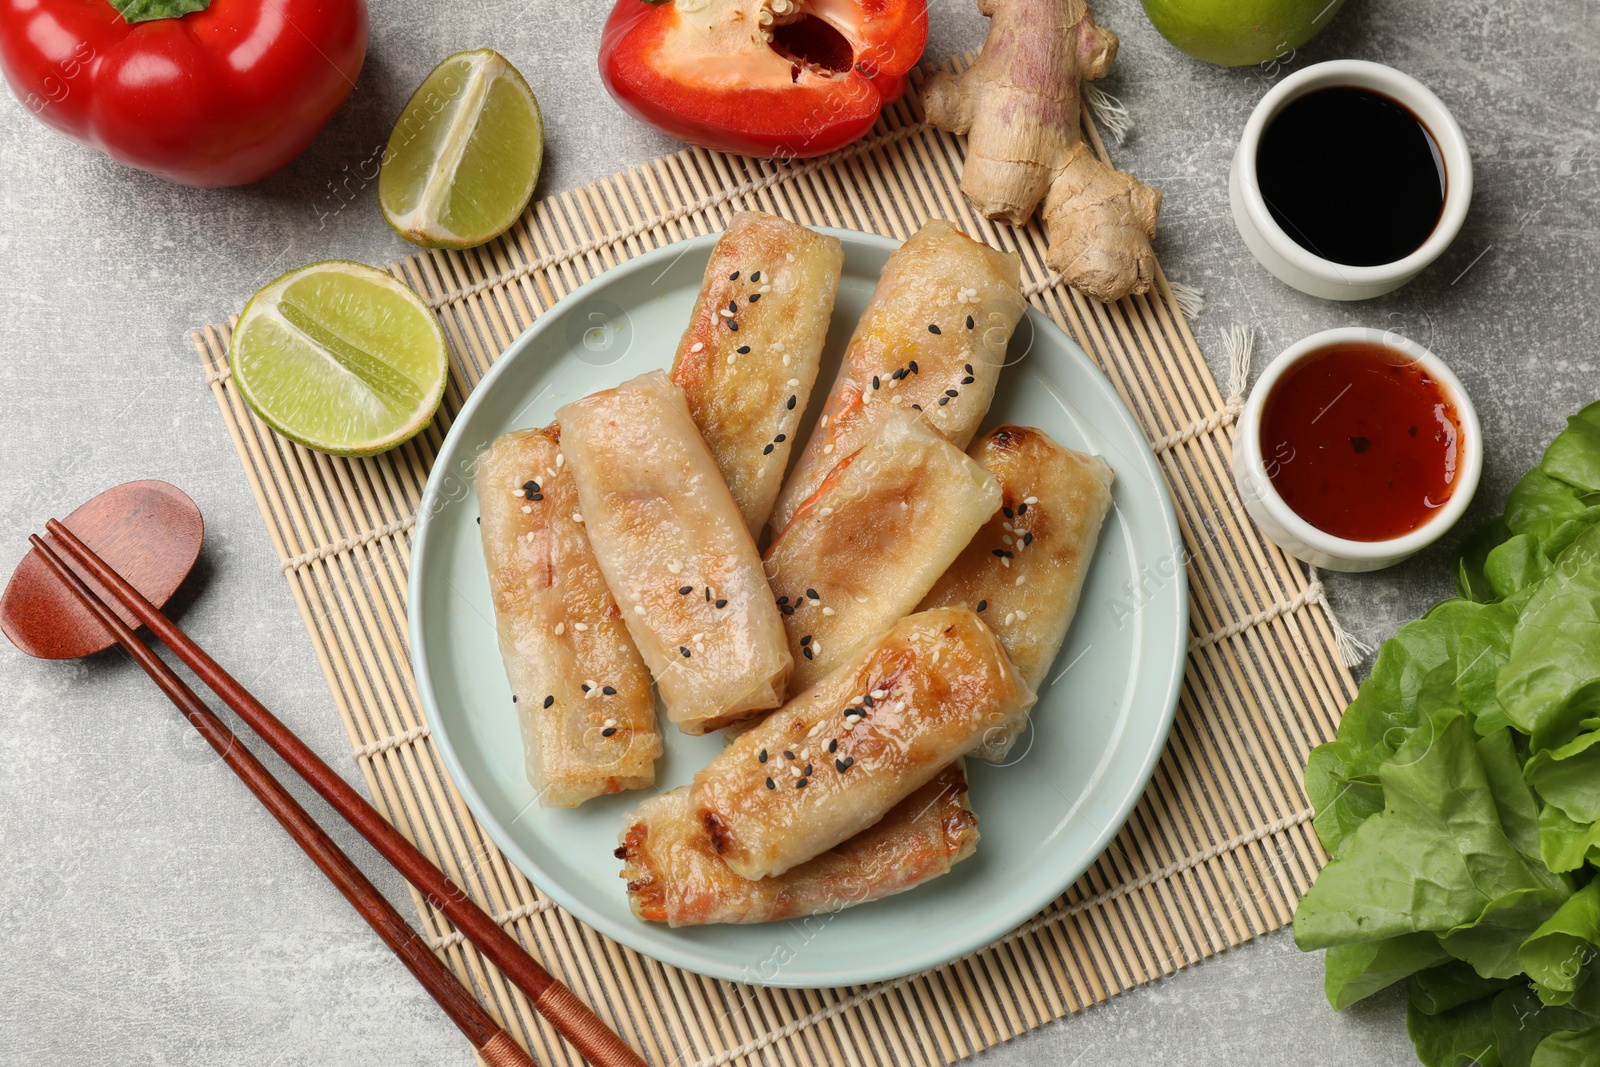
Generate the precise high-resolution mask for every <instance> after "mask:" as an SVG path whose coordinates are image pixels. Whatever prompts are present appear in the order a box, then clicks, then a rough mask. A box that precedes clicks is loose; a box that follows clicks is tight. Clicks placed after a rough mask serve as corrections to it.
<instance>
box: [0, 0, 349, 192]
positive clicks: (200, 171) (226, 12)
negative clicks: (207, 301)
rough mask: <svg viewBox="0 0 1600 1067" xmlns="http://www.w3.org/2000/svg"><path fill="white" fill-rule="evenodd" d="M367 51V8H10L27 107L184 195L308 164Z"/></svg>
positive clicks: (317, 2) (162, 3)
mask: <svg viewBox="0 0 1600 1067" xmlns="http://www.w3.org/2000/svg"><path fill="white" fill-rule="evenodd" d="M366 51H367V8H366V3H365V0H115V3H114V4H113V2H112V0H0V65H3V66H4V68H5V75H6V81H7V82H9V83H10V84H11V91H12V92H13V93H15V94H16V96H17V99H19V100H21V101H22V102H23V104H24V105H25V106H26V107H27V108H28V109H29V110H30V111H32V112H33V113H34V114H35V115H37V116H39V118H40V119H42V120H43V121H44V122H46V123H49V124H50V125H51V126H54V127H55V128H56V129H58V130H61V131H62V132H64V133H66V134H68V135H70V136H72V137H76V138H77V139H79V140H80V141H86V142H88V143H89V144H91V145H93V146H94V147H96V148H98V149H100V150H101V151H103V152H105V153H106V154H107V155H109V156H111V157H112V158H114V159H118V160H121V161H122V162H124V163H127V164H129V165H130V166H134V167H138V168H139V169H140V170H147V171H149V172H150V173H152V174H156V175H159V176H160V177H162V178H166V179H167V180H168V181H174V182H178V183H180V184H183V185H205V186H211V185H243V184H244V183H246V182H253V181H255V180H256V179H257V178H262V177H265V176H266V175H268V174H271V173H272V172H273V171H275V170H277V169H278V168H280V167H282V166H283V165H284V164H286V163H288V162H289V161H290V160H291V159H293V158H294V157H295V156H297V155H299V154H300V152H301V150H302V149H304V148H305V147H306V145H308V144H310V143H311V139H312V138H314V137H315V136H316V135H317V133H318V132H319V131H320V130H321V129H322V127H323V126H325V125H327V122H328V120H329V119H330V118H332V117H333V113H334V112H335V111H337V110H338V109H339V105H340V104H342V103H343V102H344V99H345V97H347V96H349V95H350V90H351V89H353V88H354V87H355V81H356V75H357V74H359V73H360V71H361V61H362V59H363V58H365V56H366Z"/></svg>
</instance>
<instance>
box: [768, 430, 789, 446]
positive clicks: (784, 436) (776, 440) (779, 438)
mask: <svg viewBox="0 0 1600 1067" xmlns="http://www.w3.org/2000/svg"><path fill="white" fill-rule="evenodd" d="M788 439H789V435H788V434H786V433H780V434H779V435H778V436H776V437H774V438H773V439H772V440H773V443H774V444H780V445H781V444H783V443H784V442H785V441H787V440H788Z"/></svg>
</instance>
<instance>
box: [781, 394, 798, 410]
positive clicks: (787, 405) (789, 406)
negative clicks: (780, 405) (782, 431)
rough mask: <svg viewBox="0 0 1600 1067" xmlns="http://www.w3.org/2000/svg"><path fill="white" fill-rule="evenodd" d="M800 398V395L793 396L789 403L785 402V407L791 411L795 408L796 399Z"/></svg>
mask: <svg viewBox="0 0 1600 1067" xmlns="http://www.w3.org/2000/svg"><path fill="white" fill-rule="evenodd" d="M798 399H799V397H798V396H791V397H790V398H789V402H788V403H787V404H785V405H784V407H786V408H788V409H789V410H790V411H793V410H794V402H795V401H796V400H798Z"/></svg>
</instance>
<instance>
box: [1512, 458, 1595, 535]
mask: <svg viewBox="0 0 1600 1067" xmlns="http://www.w3.org/2000/svg"><path fill="white" fill-rule="evenodd" d="M1559 439H1560V438H1559V437H1558V438H1557V440H1559ZM1551 447H1552V448H1553V447H1555V446H1554V445H1553V444H1552V446H1551ZM1590 512H1591V508H1590V507H1589V505H1588V504H1586V503H1585V502H1584V500H1583V495H1582V494H1581V493H1580V492H1579V491H1578V490H1577V489H1575V488H1573V487H1572V486H1570V485H1568V484H1567V483H1566V482H1563V481H1561V480H1559V479H1556V478H1552V477H1551V476H1550V475H1549V474H1546V473H1545V471H1544V469H1543V468H1541V467H1535V468H1533V470H1531V471H1529V472H1528V473H1527V474H1524V475H1523V476H1522V480H1521V481H1519V482H1517V484H1516V485H1515V486H1513V487H1512V489H1511V495H1510V496H1509V497H1508V498H1507V499H1506V526H1507V527H1508V528H1509V529H1510V530H1511V532H1512V533H1516V534H1526V535H1527V536H1529V537H1532V538H1533V539H1534V540H1536V541H1538V542H1540V543H1541V544H1543V543H1544V542H1545V541H1546V540H1548V539H1549V538H1550V537H1551V535H1552V534H1554V533H1555V532H1556V530H1557V529H1558V528H1559V527H1561V526H1562V525H1563V524H1564V523H1569V522H1580V523H1581V522H1584V521H1588V522H1590V523H1592V522H1593V521H1594V520H1593V519H1592V518H1590V517H1589V516H1590Z"/></svg>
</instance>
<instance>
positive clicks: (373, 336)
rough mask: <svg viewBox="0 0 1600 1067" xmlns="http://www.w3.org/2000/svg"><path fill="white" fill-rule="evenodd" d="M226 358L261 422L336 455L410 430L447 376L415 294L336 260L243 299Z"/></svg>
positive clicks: (436, 331) (360, 452)
mask: <svg viewBox="0 0 1600 1067" xmlns="http://www.w3.org/2000/svg"><path fill="white" fill-rule="evenodd" d="M228 366H229V368H230V369H231V370H232V372H233V381H234V384H235V385H236V386H237V387H238V389H239V394H240V395H241V396H243V397H244V399H245V402H246V403H247V404H249V405H250V407H251V409H252V410H253V411H255V413H256V414H257V415H259V416H261V418H262V421H264V422H265V423H266V424H267V425H268V426H271V427H272V428H273V429H274V430H277V431H278V432H279V433H281V434H282V435H283V436H285V437H287V438H289V439H290V440H291V441H298V442H299V443H300V444H303V445H305V446H306V447H307V448H315V449H316V450H318V451H319V452H331V453H333V454H334V455H337V456H370V455H372V454H374V453H376V452H383V451H386V450H387V449H391V448H393V447H394V446H395V445H398V444H400V443H402V442H404V441H407V440H409V439H410V438H412V437H414V436H416V434H417V433H418V432H419V431H420V430H422V428H423V427H425V426H427V425H428V423H429V422H430V421H431V420H432V419H433V413H434V412H435V411H437V410H438V409H439V401H440V400H441V399H442V398H443V397H444V386H445V382H446V380H447V379H448V378H449V376H450V363H449V357H448V355H447V352H446V348H445V340H444V331H443V330H442V329H440V328H439V320H438V319H436V318H434V315H433V312H431V311H429V310H428V308H427V306H426V305H425V304H423V302H422V301H421V300H419V299H417V294H416V293H413V292H412V291H411V290H410V289H408V288H407V287H406V286H404V285H402V284H401V283H400V282H398V281H396V280H395V279H394V278H392V277H390V276H389V275H387V274H385V273H384V272H383V271H381V270H374V269H373V268H372V267H368V266H365V265H364V264H361V263H350V262H348V261H345V260H329V261H327V262H325V263H313V264H311V265H310V266H307V267H301V268H300V269H299V270H292V271H290V272H289V273H288V274H285V275H284V276H283V277H281V278H279V279H278V280H277V281H275V282H273V283H272V284H271V285H268V286H267V287H266V288H264V289H262V290H261V291H260V292H259V293H257V294H256V295H255V296H253V297H251V298H250V302H249V303H248V304H246V305H245V306H244V311H243V312H242V313H241V314H240V315H239V323H238V325H237V326H235V327H234V329H233V342H232V343H231V344H230V345H229V346H228Z"/></svg>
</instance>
